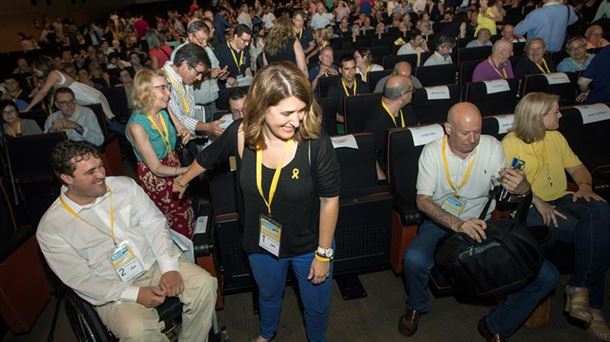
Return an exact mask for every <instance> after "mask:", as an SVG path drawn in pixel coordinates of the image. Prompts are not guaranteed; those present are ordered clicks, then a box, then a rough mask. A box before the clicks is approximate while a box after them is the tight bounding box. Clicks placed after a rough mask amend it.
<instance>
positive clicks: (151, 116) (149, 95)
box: [126, 69, 194, 238]
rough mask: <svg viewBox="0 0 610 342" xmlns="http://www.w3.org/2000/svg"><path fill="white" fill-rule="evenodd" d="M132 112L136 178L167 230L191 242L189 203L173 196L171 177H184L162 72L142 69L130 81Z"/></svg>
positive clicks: (130, 133) (130, 130)
mask: <svg viewBox="0 0 610 342" xmlns="http://www.w3.org/2000/svg"><path fill="white" fill-rule="evenodd" d="M132 96H133V105H134V109H135V110H134V112H133V113H132V114H131V117H130V118H129V121H128V122H127V130H126V133H127V139H128V140H129V142H130V143H131V146H132V147H133V152H134V154H135V155H136V159H137V170H136V173H137V177H138V181H139V183H140V185H141V186H142V188H144V191H145V192H146V193H147V194H148V196H149V197H150V198H151V199H152V201H153V202H154V203H155V205H156V206H157V207H158V208H159V210H161V212H163V214H164V215H165V217H167V222H168V225H169V227H170V228H172V229H173V230H175V231H177V232H178V233H180V234H182V235H184V236H186V237H188V238H191V236H192V232H193V222H194V214H193V209H192V207H191V201H190V200H188V199H183V200H180V199H178V198H177V197H176V196H175V195H174V194H173V193H172V185H173V183H174V177H176V176H178V175H181V174H183V173H184V172H185V171H186V167H181V165H180V160H179V159H178V154H177V153H176V151H175V150H174V148H175V146H176V141H177V136H176V130H175V129H174V126H173V125H172V123H171V121H170V117H169V114H168V112H167V110H165V109H164V108H167V103H168V102H169V98H170V92H169V88H168V84H167V80H166V79H165V73H163V71H161V70H156V71H153V70H150V69H144V70H142V71H140V72H138V73H137V74H136V76H135V79H134V81H133V91H132Z"/></svg>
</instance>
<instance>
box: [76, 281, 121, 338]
mask: <svg viewBox="0 0 610 342" xmlns="http://www.w3.org/2000/svg"><path fill="white" fill-rule="evenodd" d="M65 309H66V315H67V316H68V320H69V321H70V325H71V326H72V330H73V331H74V335H75V336H76V339H77V340H78V341H79V342H110V341H112V339H111V337H110V336H109V334H108V331H107V330H106V327H105V326H104V324H103V323H102V320H101V319H100V318H99V316H98V315H97V312H96V311H95V309H94V308H93V306H91V304H89V303H87V302H85V301H84V300H83V299H81V298H80V297H78V295H77V294H76V293H74V292H72V291H69V292H68V293H67V294H66V296H65Z"/></svg>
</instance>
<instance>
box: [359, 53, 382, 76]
mask: <svg viewBox="0 0 610 342" xmlns="http://www.w3.org/2000/svg"><path fill="white" fill-rule="evenodd" d="M354 59H355V60H356V74H358V75H360V77H361V78H362V81H363V82H366V80H367V76H368V74H369V72H371V71H380V70H383V67H382V66H381V65H379V64H375V63H374V61H373V53H372V52H371V49H369V48H368V47H361V48H359V49H357V50H356V51H354Z"/></svg>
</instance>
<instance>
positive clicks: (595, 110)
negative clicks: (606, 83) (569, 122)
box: [574, 103, 610, 125]
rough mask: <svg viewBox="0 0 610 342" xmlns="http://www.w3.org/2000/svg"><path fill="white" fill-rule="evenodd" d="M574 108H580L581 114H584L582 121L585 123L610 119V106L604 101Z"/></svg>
mask: <svg viewBox="0 0 610 342" xmlns="http://www.w3.org/2000/svg"><path fill="white" fill-rule="evenodd" d="M574 108H576V109H578V111H579V112H580V115H582V123H583V124H585V125H586V124H590V123H593V122H598V121H605V120H610V108H608V106H607V105H605V104H603V103H596V104H592V105H582V106H576V107H574Z"/></svg>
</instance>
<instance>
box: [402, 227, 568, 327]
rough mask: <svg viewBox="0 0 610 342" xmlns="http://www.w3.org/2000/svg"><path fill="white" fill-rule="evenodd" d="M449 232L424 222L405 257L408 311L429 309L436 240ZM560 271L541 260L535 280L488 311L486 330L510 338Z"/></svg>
mask: <svg viewBox="0 0 610 342" xmlns="http://www.w3.org/2000/svg"><path fill="white" fill-rule="evenodd" d="M450 233H451V232H450V231H449V230H448V229H445V228H441V227H440V226H438V225H437V224H435V223H434V222H432V221H424V222H423V223H422V224H421V225H420V226H419V230H418V232H417V236H416V237H415V240H414V241H413V243H412V244H411V246H410V247H409V248H408V249H407V251H406V252H405V256H404V277H405V283H406V286H407V294H408V296H409V298H408V300H407V308H408V309H409V310H417V311H419V312H422V313H425V312H428V310H429V309H430V304H429V301H428V281H429V279H430V271H431V270H432V267H433V266H434V251H435V250H436V246H437V245H438V243H439V241H440V240H441V239H442V238H443V237H445V236H447V235H449V234H450ZM558 279H559V272H557V269H556V268H555V266H553V264H551V263H550V262H548V261H546V260H545V261H544V263H543V264H542V267H541V269H540V272H539V273H538V276H537V277H536V279H534V280H533V281H532V282H530V283H529V284H528V285H527V286H526V287H524V288H523V289H521V290H519V291H517V292H514V293H512V294H510V295H508V296H507V297H506V299H505V300H504V301H503V302H502V303H500V304H498V305H497V306H496V307H494V308H493V309H491V310H490V311H489V313H488V315H487V321H486V322H487V327H488V328H489V330H490V331H491V332H493V333H497V334H501V335H503V336H510V335H512V334H513V333H514V332H515V331H516V330H517V329H518V328H519V327H520V326H521V325H522V324H523V322H525V320H527V318H528V317H529V315H530V314H531V313H532V311H534V309H535V308H536V306H537V305H538V303H539V302H540V301H541V300H542V299H543V298H544V297H546V296H547V295H548V294H549V293H550V292H551V291H552V290H553V289H554V288H555V284H557V280H558Z"/></svg>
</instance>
